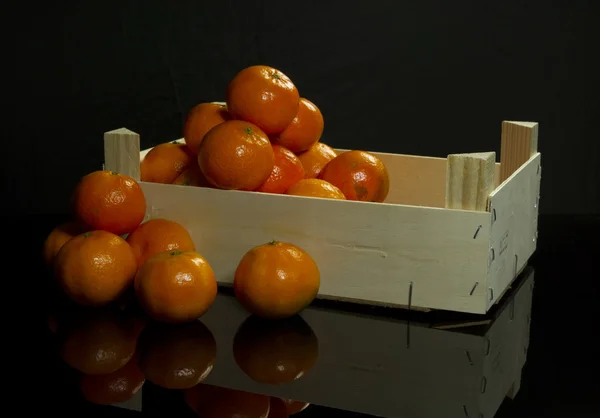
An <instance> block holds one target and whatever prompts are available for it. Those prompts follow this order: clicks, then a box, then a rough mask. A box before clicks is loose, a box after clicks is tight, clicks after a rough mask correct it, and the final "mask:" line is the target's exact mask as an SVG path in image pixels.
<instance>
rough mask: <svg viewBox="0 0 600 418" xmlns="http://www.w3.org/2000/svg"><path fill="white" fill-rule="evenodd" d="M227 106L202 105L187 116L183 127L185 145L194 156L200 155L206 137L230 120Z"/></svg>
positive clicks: (198, 105)
mask: <svg viewBox="0 0 600 418" xmlns="http://www.w3.org/2000/svg"><path fill="white" fill-rule="evenodd" d="M229 119H230V118H229V113H228V112H227V106H225V105H222V104H218V103H200V104H197V105H196V106H194V107H193V108H192V109H191V110H190V111H189V112H188V114H187V117H186V119H185V124H184V126H183V138H184V140H185V144H186V145H187V147H188V148H189V149H190V151H192V153H194V154H198V148H200V143H202V139H204V135H206V133H207V132H208V131H210V130H211V129H212V128H214V127H215V126H217V125H218V124H220V123H223V122H225V121H226V120H229Z"/></svg>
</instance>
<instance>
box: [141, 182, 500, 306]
mask: <svg viewBox="0 0 600 418" xmlns="http://www.w3.org/2000/svg"><path fill="white" fill-rule="evenodd" d="M141 184H142V188H143V190H144V193H145V195H146V199H147V201H148V211H149V217H151V218H157V217H163V218H167V219H171V220H174V221H177V222H180V223H181V224H183V225H184V226H185V227H186V228H188V230H189V231H190V233H191V234H192V237H193V239H194V242H195V244H196V247H197V249H198V251H199V252H200V253H202V254H203V255H204V256H205V257H206V258H207V259H208V261H209V262H210V263H211V265H212V266H213V268H214V270H215V272H216V275H217V278H218V280H219V282H220V283H223V284H227V283H229V284H230V283H232V282H233V277H234V272H235V269H236V267H237V264H238V263H239V261H240V259H241V258H242V256H243V255H244V254H245V253H246V252H247V251H248V250H249V249H251V248H252V247H254V246H256V245H259V244H263V243H266V242H269V241H271V240H273V239H276V240H280V241H286V242H291V243H294V244H296V245H299V246H300V247H302V248H304V249H305V250H306V251H308V253H309V254H311V255H312V256H313V257H314V258H315V260H316V262H317V264H318V265H319V268H320V270H321V289H320V294H319V296H320V297H323V298H333V299H340V300H352V301H357V302H362V303H370V304H382V305H392V306H395V305H407V304H408V302H409V287H410V283H411V282H412V283H413V286H412V306H415V307H423V308H433V309H447V310H453V311H459V312H473V313H485V311H486V309H485V305H486V301H485V293H486V292H485V289H484V287H485V286H483V284H484V282H485V278H486V274H487V254H488V250H489V248H488V246H489V232H490V231H489V228H490V214H489V213H487V212H467V211H451V210H445V209H434V208H422V207H414V206H401V205H389V204H377V203H365V202H352V201H341V200H333V199H318V198H309V197H299V196H286V195H270V194H263V193H250V192H239V191H226V190H217V189H208V188H200V187H187V186H174V185H165V184H154V183H145V182H142V183H141ZM477 230H479V231H478V233H477V234H476V235H475V232H476V231H477ZM476 282H478V283H479V284H481V286H480V285H478V286H475V283H476Z"/></svg>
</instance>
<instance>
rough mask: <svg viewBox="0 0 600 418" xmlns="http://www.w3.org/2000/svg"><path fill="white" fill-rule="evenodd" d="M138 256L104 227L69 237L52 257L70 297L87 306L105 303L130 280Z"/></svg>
mask: <svg viewBox="0 0 600 418" xmlns="http://www.w3.org/2000/svg"><path fill="white" fill-rule="evenodd" d="M136 270H137V260H136V258H135V254H134V253H133V249H132V248H131V246H130V245H129V244H128V243H127V241H125V240H124V239H123V238H121V237H120V236H118V235H115V234H113V233H111V232H107V231H89V232H85V233H83V234H80V235H77V236H76V237H74V238H72V239H70V240H69V241H68V242H67V243H66V244H65V245H63V247H62V248H61V249H60V251H59V252H58V254H57V255H56V258H55V260H54V272H55V276H56V279H57V281H58V283H59V285H60V287H61V288H62V290H63V291H64V292H65V293H66V295H67V296H69V298H71V299H72V300H73V301H75V302H77V303H79V304H81V305H88V306H102V305H106V304H108V303H110V302H112V301H114V300H116V299H118V298H119V297H120V296H121V295H123V294H124V293H125V291H126V290H127V288H128V287H129V286H130V285H131V284H132V283H133V278H134V277H135V273H136Z"/></svg>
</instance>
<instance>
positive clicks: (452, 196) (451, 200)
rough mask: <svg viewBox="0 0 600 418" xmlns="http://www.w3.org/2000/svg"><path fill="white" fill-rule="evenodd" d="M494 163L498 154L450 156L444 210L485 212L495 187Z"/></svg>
mask: <svg viewBox="0 0 600 418" xmlns="http://www.w3.org/2000/svg"><path fill="white" fill-rule="evenodd" d="M495 163H496V153H495V152H479V153H471V154H450V155H448V158H447V168H446V201H445V207H446V208H448V209H465V210H480V211H486V210H487V200H488V196H489V195H490V193H491V192H492V191H493V190H494V187H495V183H494V174H495V167H496V166H495Z"/></svg>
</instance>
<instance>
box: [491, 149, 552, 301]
mask: <svg viewBox="0 0 600 418" xmlns="http://www.w3.org/2000/svg"><path fill="white" fill-rule="evenodd" d="M540 178H541V155H540V154H539V153H537V154H535V155H534V156H533V157H532V158H530V159H529V161H528V162H527V163H525V164H524V165H522V166H521V167H520V168H519V169H518V170H517V171H515V172H514V173H513V174H512V175H511V176H510V177H509V178H508V179H507V180H506V181H505V182H504V183H502V184H501V185H500V186H499V187H498V188H496V190H494V191H493V192H492V194H491V195H490V204H489V206H490V207H489V211H490V212H491V214H492V227H491V238H490V255H489V260H490V270H489V280H488V289H489V297H488V298H487V300H488V307H489V306H491V305H493V304H494V303H496V302H497V301H498V300H499V298H500V297H501V295H502V293H503V292H504V291H505V289H507V288H508V286H509V285H510V283H511V282H512V281H513V280H514V279H515V277H516V275H517V273H518V272H519V271H521V270H522V269H523V268H524V266H525V264H526V263H527V261H528V260H529V258H530V257H531V255H532V254H533V252H534V251H535V249H536V245H537V219H538V198H539V191H540Z"/></svg>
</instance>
